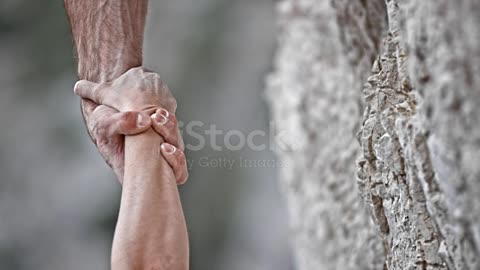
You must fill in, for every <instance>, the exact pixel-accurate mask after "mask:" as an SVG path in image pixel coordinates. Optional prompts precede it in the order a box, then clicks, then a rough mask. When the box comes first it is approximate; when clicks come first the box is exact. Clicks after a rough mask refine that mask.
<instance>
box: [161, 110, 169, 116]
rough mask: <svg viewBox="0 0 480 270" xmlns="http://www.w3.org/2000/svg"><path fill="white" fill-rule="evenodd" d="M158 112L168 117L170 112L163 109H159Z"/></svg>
mask: <svg viewBox="0 0 480 270" xmlns="http://www.w3.org/2000/svg"><path fill="white" fill-rule="evenodd" d="M160 114H161V115H163V116H165V117H168V116H169V115H170V113H169V112H168V111H167V110H165V109H160Z"/></svg>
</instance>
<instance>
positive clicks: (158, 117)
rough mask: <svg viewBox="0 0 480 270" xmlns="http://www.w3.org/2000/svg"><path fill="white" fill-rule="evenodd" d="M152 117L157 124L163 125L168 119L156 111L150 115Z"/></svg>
mask: <svg viewBox="0 0 480 270" xmlns="http://www.w3.org/2000/svg"><path fill="white" fill-rule="evenodd" d="M152 119H153V120H155V122H157V124H159V125H165V123H167V121H168V119H167V118H166V117H165V116H164V115H163V114H156V113H154V114H153V115H152Z"/></svg>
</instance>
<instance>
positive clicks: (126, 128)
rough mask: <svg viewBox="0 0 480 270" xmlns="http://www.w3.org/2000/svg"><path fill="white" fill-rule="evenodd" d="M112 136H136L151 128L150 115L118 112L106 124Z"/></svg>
mask: <svg viewBox="0 0 480 270" xmlns="http://www.w3.org/2000/svg"><path fill="white" fill-rule="evenodd" d="M105 124H106V125H107V126H108V127H107V130H109V133H110V134H111V135H115V134H121V135H135V134H139V133H142V132H144V131H146V130H147V129H149V128H150V125H151V118H150V115H148V114H146V113H144V112H118V113H115V114H113V115H111V116H110V117H109V119H108V120H106V123H105Z"/></svg>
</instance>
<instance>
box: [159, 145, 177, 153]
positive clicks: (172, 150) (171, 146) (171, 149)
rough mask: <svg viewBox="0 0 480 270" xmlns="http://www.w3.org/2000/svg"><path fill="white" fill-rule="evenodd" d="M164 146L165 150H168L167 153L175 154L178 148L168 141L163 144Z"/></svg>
mask: <svg viewBox="0 0 480 270" xmlns="http://www.w3.org/2000/svg"><path fill="white" fill-rule="evenodd" d="M162 148H163V150H164V151H165V152H167V154H173V152H175V150H177V149H176V148H175V146H173V145H171V144H168V143H164V144H162Z"/></svg>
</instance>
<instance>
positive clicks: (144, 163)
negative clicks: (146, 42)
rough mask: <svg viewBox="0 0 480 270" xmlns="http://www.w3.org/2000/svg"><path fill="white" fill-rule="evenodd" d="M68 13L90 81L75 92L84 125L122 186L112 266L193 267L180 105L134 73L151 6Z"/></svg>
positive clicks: (107, 0) (129, 2) (72, 7)
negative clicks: (182, 188) (182, 190)
mask: <svg viewBox="0 0 480 270" xmlns="http://www.w3.org/2000/svg"><path fill="white" fill-rule="evenodd" d="M65 8H66V11H67V15H68V17H69V21H70V24H71V27H72V34H73V39H74V42H75V47H76V52H77V56H78V65H79V67H78V70H79V71H78V73H79V77H80V79H81V80H88V81H81V82H79V83H78V84H77V85H76V87H75V92H76V93H77V94H78V95H80V96H82V97H84V99H82V104H81V108H82V113H83V115H84V118H85V123H86V126H87V129H88V131H89V134H90V136H91V137H92V140H93V141H94V142H95V143H96V145H97V148H98V149H99V152H100V154H101V155H102V157H103V158H104V159H105V160H106V162H107V163H108V164H109V165H110V166H111V167H112V169H113V170H114V172H115V174H116V175H117V177H118V178H119V181H120V182H122V185H123V189H122V198H121V205H120V212H119V217H118V221H117V226H116V230H115V236H114V240H113V245H112V255H111V267H112V269H114V270H123V269H125V270H127V269H128V270H132V269H133V270H135V269H149V270H150V269H155V270H163V269H165V270H167V269H168V270H177V269H178V270H185V269H188V237H187V230H186V223H185V218H184V215H183V210H182V206H181V203H180V198H179V194H178V189H177V183H183V182H184V181H185V180H186V178H187V177H188V175H187V173H186V169H185V163H184V161H185V156H184V155H183V151H182V149H183V143H182V142H181V139H180V136H178V133H177V132H178V128H177V126H176V119H175V116H174V113H175V109H176V102H175V99H174V98H173V97H172V96H171V94H170V92H169V91H168V88H167V87H166V86H165V85H164V84H163V83H162V82H161V80H160V79H159V77H158V75H157V74H155V73H152V72H147V71H145V70H143V69H142V68H137V69H132V68H134V67H138V66H141V64H142V60H141V58H142V39H143V30H144V25H145V16H146V10H147V1H146V0H104V1H97V0H82V1H79V0H77V1H75V0H65ZM129 70H130V71H129ZM127 71H128V72H127ZM122 74H123V75H122ZM99 89H103V90H100V93H101V94H99ZM152 115H153V117H152ZM165 118H166V119H167V121H165ZM133 134H137V135H133ZM124 135H129V136H124ZM160 135H162V136H160ZM165 141H166V143H165Z"/></svg>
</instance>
